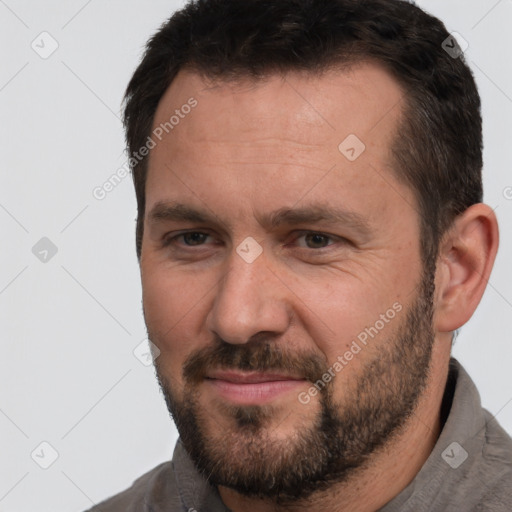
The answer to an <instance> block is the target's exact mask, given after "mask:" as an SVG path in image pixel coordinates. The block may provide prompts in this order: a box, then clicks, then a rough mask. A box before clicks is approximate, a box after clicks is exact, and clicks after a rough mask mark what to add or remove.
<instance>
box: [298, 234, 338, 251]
mask: <svg viewBox="0 0 512 512" xmlns="http://www.w3.org/2000/svg"><path fill="white" fill-rule="evenodd" d="M333 238H334V237H332V236H329V235H324V234H323V233H312V232H308V233H303V234H301V235H299V236H298V237H297V239H296V240H297V245H298V246H299V247H302V248H307V249H323V248H325V247H328V246H329V245H332V244H333V243H334V240H333Z"/></svg>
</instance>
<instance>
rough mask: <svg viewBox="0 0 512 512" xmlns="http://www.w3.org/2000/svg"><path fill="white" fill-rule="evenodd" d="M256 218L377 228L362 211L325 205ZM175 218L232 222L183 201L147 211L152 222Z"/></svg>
mask: <svg viewBox="0 0 512 512" xmlns="http://www.w3.org/2000/svg"><path fill="white" fill-rule="evenodd" d="M256 220H257V221H258V223H259V224H260V225H261V226H263V227H266V228H274V229H275V228H277V227H279V226H282V225H287V226H296V225H299V224H310V223H319V222H324V223H327V224H333V225H337V224H339V225H343V226H344V227H347V228H349V229H352V230H354V231H357V232H359V233H360V234H361V235H365V236H369V235H371V234H372V233H373V231H374V229H373V228H372V226H371V224H370V223H369V221H368V220H367V219H366V217H364V216H363V215H361V214H360V213H357V212H354V211H350V210H344V209H340V208H333V207H330V206H326V205H310V206H304V207H300V208H280V209H279V210H276V211H274V212H270V213H267V214H263V215H256ZM172 221H184V222H192V223H201V224H211V225H223V226H224V227H225V228H230V226H231V223H230V222H225V221H220V220H219V218H217V217H216V216H215V215H214V214H212V213H210V212H208V211H205V210H199V209H196V208H192V207H190V206H187V205H185V204H182V203H174V202H166V201H159V202H158V203H156V204H155V205H154V207H153V208H152V209H151V211H150V212H149V214H148V222H149V223H151V224H159V223H161V222H172Z"/></svg>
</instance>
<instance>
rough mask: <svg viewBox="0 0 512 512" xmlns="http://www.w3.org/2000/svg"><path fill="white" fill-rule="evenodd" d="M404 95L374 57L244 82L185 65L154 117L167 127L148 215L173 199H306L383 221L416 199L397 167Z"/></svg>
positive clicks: (155, 152) (234, 205)
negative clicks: (402, 185) (396, 174)
mask: <svg viewBox="0 0 512 512" xmlns="http://www.w3.org/2000/svg"><path fill="white" fill-rule="evenodd" d="M402 100H403V92H402V90H401V88H400V87H399V85H398V84H397V83H396V81H395V80H394V79H393V78H392V77H391V76H390V75H389V74H388V73H387V72H386V71H385V70H384V69H383V68H382V67H380V66H378V65H375V64H373V63H363V64H358V65H353V66H351V67H350V68H348V69H344V70H336V71H334V70H333V71H327V72H324V73H322V74H320V75H314V74H312V73H298V72H296V73H287V74H284V75H272V76H268V77H265V78H264V79H260V80H257V81H255V80H250V79H246V80H240V81H237V82H226V81H222V80H217V81H212V80H206V79H204V78H203V77H201V76H200V75H199V74H197V73H194V72H192V71H189V70H185V71H181V72H180V73H179V74H178V75H177V77H176V78H175V80H174V81H173V83H172V84H171V86H170V87H169V88H168V90H167V91H166V93H165V95H164V96H163V98H162V100H161V101H160V103H159V105H158V108H157V111H156V114H155V119H154V123H153V133H154V132H155V130H157V129H159V127H160V131H161V132H162V130H161V127H162V126H164V127H165V126H167V129H166V130H165V131H163V132H162V138H161V140H158V141H156V142H157V144H156V146H155V147H154V149H152V150H151V152H150V156H149V166H148V177H147V182H146V213H147V212H148V211H150V210H151V208H152V206H154V205H155V204H156V203H158V202H164V201H175V202H180V203H187V204H188V205H192V206H195V207H197V206H201V207H204V206H205V205H207V207H208V208H210V209H211V210H212V211H214V212H215V214H219V215H224V217H226V218H227V217H228V216H233V215H238V214H240V216H244V217H248V216H249V215H253V214H254V215H255V216H259V215H264V214H265V213H268V212H269V211H275V210H277V209H279V208H283V207H291V206H293V205H295V204H296V203H298V201H301V200H303V199H304V198H305V199H311V200H312V201H313V200H314V201H315V202H316V203H318V202H319V201H324V202H325V203H326V204H327V205H328V206H332V207H335V206H339V205H340V203H343V204H342V206H344V207H345V206H348V207H350V208H351V209H352V210H353V211H356V210H359V211H360V212H362V213H363V212H364V210H365V208H366V210H367V211H366V212H364V213H365V214H366V216H367V217H375V218H377V217H378V216H379V215H381V213H382V212H383V211H384V210H389V208H390V204H391V203H392V202H393V201H395V202H396V199H397V197H399V196H400V197H402V198H404V197H407V198H408V201H409V202H410V203H412V201H413V199H412V196H411V194H409V192H410V191H408V190H405V191H404V190H402V191H400V192H399V196H397V190H398V188H399V184H398V183H397V182H396V180H394V179H393V176H392V173H391V169H390V167H391V156H390V155H391V152H390V147H391V143H392V141H393V139H394V137H395V135H396V134H397V127H398V123H399V119H400V115H401V110H402V104H403V101H402ZM186 105H194V106H193V108H189V107H188V106H186ZM171 124H172V126H171ZM347 141H348V142H347ZM347 150H349V151H352V154H347V152H346V151H347ZM344 152H345V153H344ZM354 152H356V153H357V154H356V155H355V156H356V157H357V158H356V159H350V158H347V155H348V156H354ZM330 169H331V170H332V169H334V171H333V172H329V170H330ZM393 181H395V183H393V186H391V187H390V186H389V183H392V182H393ZM226 198H229V199H230V200H229V202H227V201H226Z"/></svg>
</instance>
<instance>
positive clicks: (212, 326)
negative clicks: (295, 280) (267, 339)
mask: <svg viewBox="0 0 512 512" xmlns="http://www.w3.org/2000/svg"><path fill="white" fill-rule="evenodd" d="M290 310H291V307H290V303H289V301H288V300H287V297H286V287H285V286H284V285H283V283H282V282H281V281H280V280H279V279H278V278H277V277H276V276H275V275H274V273H273V271H272V270H271V269H270V268H269V267H268V266H267V263H266V259H265V257H264V254H262V255H260V257H258V258H257V259H256V260H255V261H253V262H252V263H247V262H246V261H244V260H243V259H242V258H241V257H240V256H239V255H238V254H236V253H233V255H232V256H231V258H230V262H229V270H228V272H227V273H226V275H225V276H224V278H223V279H222V280H221V281H220V283H219V285H218V289H217V290H216V295H215V298H214V301H213V305H212V308H211V310H210V312H209V314H208V316H207V320H206V322H207V328H208V329H209V330H210V331H212V332H214V333H215V334H217V335H218V336H219V337H220V338H221V339H222V340H224V341H226V342H227V343H231V344H243V343H247V342H248V341H249V340H250V339H251V338H253V337H254V336H255V335H257V334H262V333H265V334H267V335H269V334H272V335H279V334H283V333H284V332H285V331H286V329H287V328H288V326H289V324H290V317H291V312H290Z"/></svg>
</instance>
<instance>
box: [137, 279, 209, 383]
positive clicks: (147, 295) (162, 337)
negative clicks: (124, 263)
mask: <svg viewBox="0 0 512 512" xmlns="http://www.w3.org/2000/svg"><path fill="white" fill-rule="evenodd" d="M142 296H143V303H144V317H145V321H146V325H147V328H148V331H149V333H150V336H151V338H152V341H153V343H155V345H156V346H157V347H158V348H159V350H160V358H161V361H160V363H162V364H163V365H164V366H165V367H173V368H174V369H176V368H178V367H179V372H180V375H181V366H182V364H183V362H184V360H185V359H186V357H187V356H188V355H189V354H190V352H191V351H193V350H194V349H196V348H197V346H198V341H199V338H200V326H201V324H202V318H203V317H204V315H205V311H204V309H205V304H206V301H207V300H208V295H207V296H205V291H204V290H202V289H201V290H198V289H195V288H194V286H193V280H190V279H186V278H185V277H184V276H183V275H181V276H180V275H178V274H175V273H171V272H168V273H166V274H164V273H162V272H156V271H147V272H143V274H142ZM173 373H175V372H173Z"/></svg>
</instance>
